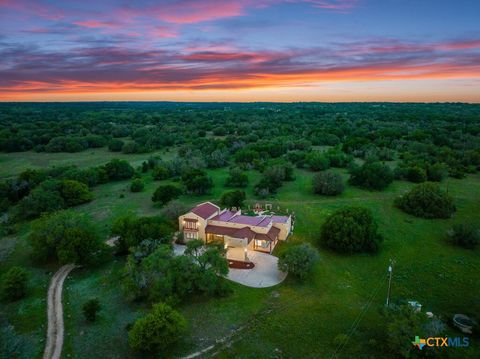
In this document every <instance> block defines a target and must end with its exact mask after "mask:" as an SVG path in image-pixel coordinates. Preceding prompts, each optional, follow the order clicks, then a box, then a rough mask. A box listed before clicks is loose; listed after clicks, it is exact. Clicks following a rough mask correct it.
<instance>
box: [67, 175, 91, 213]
mask: <svg viewBox="0 0 480 359" xmlns="http://www.w3.org/2000/svg"><path fill="white" fill-rule="evenodd" d="M60 194H61V195H62V198H63V199H64V200H65V203H66V205H67V206H68V207H72V206H77V205H79V204H82V203H86V202H90V201H91V200H92V199H93V193H92V192H90V189H89V188H88V186H87V185H86V184H84V183H81V182H78V181H73V180H64V181H62V183H61V187H60Z"/></svg>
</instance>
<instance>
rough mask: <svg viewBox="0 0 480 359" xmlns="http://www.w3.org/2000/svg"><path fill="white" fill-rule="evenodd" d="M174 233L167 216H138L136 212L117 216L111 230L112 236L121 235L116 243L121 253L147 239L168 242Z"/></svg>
mask: <svg viewBox="0 0 480 359" xmlns="http://www.w3.org/2000/svg"><path fill="white" fill-rule="evenodd" d="M172 233H173V227H172V224H171V223H170V221H168V220H166V219H165V218H162V217H158V216H154V217H137V216H135V215H134V214H128V215H126V216H123V217H119V218H117V219H116V220H115V222H114V223H113V226H112V231H111V235H112V236H118V237H119V239H118V241H117V244H116V246H117V249H118V252H119V253H127V252H128V250H129V248H132V247H134V246H136V245H138V244H139V243H140V242H142V241H143V240H145V239H154V240H155V239H157V240H160V241H161V242H162V243H168V242H169V241H170V238H171V234H172Z"/></svg>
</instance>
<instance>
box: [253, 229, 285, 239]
mask: <svg viewBox="0 0 480 359" xmlns="http://www.w3.org/2000/svg"><path fill="white" fill-rule="evenodd" d="M279 233H280V229H279V228H277V227H273V226H272V228H270V229H269V230H268V232H267V233H266V234H263V233H257V235H256V236H255V239H263V240H266V241H274V240H275V239H277V237H278V234H279Z"/></svg>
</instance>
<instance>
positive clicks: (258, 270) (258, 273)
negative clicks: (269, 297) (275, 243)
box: [227, 251, 287, 288]
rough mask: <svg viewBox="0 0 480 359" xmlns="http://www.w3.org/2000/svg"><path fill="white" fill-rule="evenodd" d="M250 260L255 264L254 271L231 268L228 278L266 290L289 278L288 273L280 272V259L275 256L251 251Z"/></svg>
mask: <svg viewBox="0 0 480 359" xmlns="http://www.w3.org/2000/svg"><path fill="white" fill-rule="evenodd" d="M248 258H249V259H250V260H251V261H252V262H253V263H254V264H255V267H254V268H253V269H234V268H230V270H229V272H228V275H227V278H228V279H230V280H231V281H233V282H237V283H240V284H243V285H246V286H247V287H254V288H266V287H272V286H274V285H277V284H279V283H281V282H282V281H283V280H284V279H285V277H286V276H287V273H284V272H282V271H280V270H278V268H277V263H278V258H277V257H275V256H272V255H270V254H267V253H261V252H254V251H249V252H248Z"/></svg>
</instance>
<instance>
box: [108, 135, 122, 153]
mask: <svg viewBox="0 0 480 359" xmlns="http://www.w3.org/2000/svg"><path fill="white" fill-rule="evenodd" d="M123 145H124V142H123V141H122V140H119V139H117V138H114V139H112V140H111V141H110V142H109V144H108V149H109V150H110V151H112V152H120V151H121V150H122V147H123Z"/></svg>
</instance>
